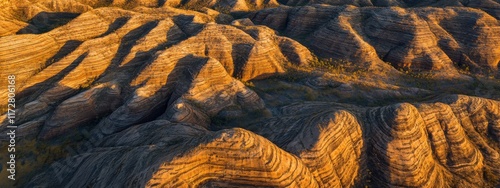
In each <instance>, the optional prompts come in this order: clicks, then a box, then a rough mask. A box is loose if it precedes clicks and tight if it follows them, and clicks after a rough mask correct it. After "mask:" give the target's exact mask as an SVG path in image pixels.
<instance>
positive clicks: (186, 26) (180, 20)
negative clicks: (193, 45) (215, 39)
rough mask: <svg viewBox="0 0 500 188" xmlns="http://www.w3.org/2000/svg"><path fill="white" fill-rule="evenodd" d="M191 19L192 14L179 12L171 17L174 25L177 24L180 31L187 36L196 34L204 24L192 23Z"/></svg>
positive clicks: (192, 18) (192, 17)
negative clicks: (179, 13)
mask: <svg viewBox="0 0 500 188" xmlns="http://www.w3.org/2000/svg"><path fill="white" fill-rule="evenodd" d="M193 20H194V16H193V15H183V14H181V15H177V16H174V17H173V21H174V23H175V25H177V26H179V28H180V29H181V30H182V32H184V33H185V34H187V35H189V36H195V35H196V34H198V33H199V32H201V30H202V29H203V26H204V24H201V23H194V22H193Z"/></svg>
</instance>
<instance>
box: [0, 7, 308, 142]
mask: <svg viewBox="0 0 500 188" xmlns="http://www.w3.org/2000/svg"><path fill="white" fill-rule="evenodd" d="M148 11H151V10H150V9H147V8H144V9H142V12H141V10H139V11H138V12H131V11H124V10H120V9H112V8H106V9H97V10H95V11H90V12H87V13H84V14H83V15H81V16H79V17H78V18H76V19H74V20H72V21H71V22H70V23H68V24H67V25H65V26H62V27H59V28H57V29H54V30H52V31H50V32H48V33H46V34H42V35H28V36H24V35H14V36H7V37H3V38H1V39H0V40H1V41H4V42H2V43H1V45H0V54H1V57H0V63H1V64H0V65H1V66H2V67H3V68H4V70H6V71H2V76H3V77H5V76H6V75H7V74H8V73H9V72H16V81H17V82H18V85H17V86H18V88H17V91H18V93H19V94H18V96H19V97H18V98H19V99H21V100H20V102H19V103H18V105H19V106H21V110H20V113H18V114H19V116H18V118H17V121H18V122H19V123H24V122H27V121H29V120H31V119H32V118H36V117H39V116H43V115H44V114H48V113H51V114H52V115H51V116H50V117H48V119H47V121H46V123H45V125H44V127H43V129H42V131H41V133H40V137H41V138H50V137H53V136H56V135H59V134H61V133H63V132H64V130H68V129H70V128H72V127H78V126H80V125H85V124H86V123H89V122H92V121H95V120H99V119H103V120H102V122H101V123H100V124H99V126H98V127H99V129H103V130H102V131H105V132H108V133H112V132H115V131H119V130H121V129H123V128H126V127H127V126H130V125H134V124H136V123H139V122H141V121H144V120H147V119H151V118H153V119H155V118H161V119H168V120H171V121H175V122H199V123H201V122H205V123H201V124H204V125H205V126H208V124H209V123H210V120H209V117H211V116H215V115H216V114H217V113H218V112H219V111H221V110H223V109H225V108H232V107H236V108H238V109H240V110H241V111H243V112H252V111H256V110H261V109H263V108H264V104H263V103H262V101H260V99H259V97H258V96H257V95H256V94H255V93H254V92H253V91H252V90H249V89H248V88H246V87H245V85H243V84H242V83H241V82H240V81H238V80H236V79H235V78H239V79H241V80H243V81H247V80H251V79H261V78H266V77H269V76H272V75H275V74H279V73H282V72H284V68H283V64H284V63H285V62H287V61H290V62H291V63H293V64H297V65H303V64H307V61H308V59H309V58H310V57H311V53H310V52H309V51H308V50H307V49H306V48H305V47H303V46H302V45H300V44H299V43H297V42H295V41H293V40H291V39H289V38H285V37H280V36H276V35H275V34H274V31H272V30H270V29H268V28H265V27H263V26H237V27H235V26H229V25H219V24H216V23H213V22H212V21H213V18H212V17H210V16H207V15H205V14H201V13H197V12H192V15H189V14H188V13H190V12H185V13H187V15H184V14H182V15H181V14H179V11H181V10H178V9H171V8H167V9H163V10H161V11H156V13H154V14H153V13H151V12H148ZM105 12H106V16H100V15H104V13H105ZM181 12H182V11H181ZM159 19H160V20H159ZM106 28H107V29H106ZM72 33H80V34H79V35H73V34H72ZM18 38H19V39H18ZM26 46H31V48H33V51H31V53H28V52H26V51H22V50H21V49H23V48H26ZM33 52H36V53H33ZM21 57H22V58H21ZM30 62H36V63H32V64H31V66H29V67H26V66H25V65H26V63H30ZM21 69H22V71H18V70H21ZM233 77H235V78H233ZM4 82H6V80H3V81H2V83H4ZM4 91H6V90H4ZM4 94H5V93H3V94H2V95H1V96H2V99H5V98H4V97H6V96H7V95H4ZM108 98H113V100H111V101H109V99H108ZM4 101H6V100H4ZM145 106H148V108H144V107H145ZM192 108H195V109H197V110H193V109H192ZM84 109H85V110H84ZM81 110H84V113H83V114H82V112H81ZM200 110H202V112H198V111H200ZM52 111H53V113H52ZM192 111H196V113H194V112H193V113H190V112H192ZM153 114H154V115H153ZM162 114H163V115H162ZM74 116H78V117H76V118H72V119H67V118H66V117H74ZM104 117H106V118H104ZM4 118H5V116H4Z"/></svg>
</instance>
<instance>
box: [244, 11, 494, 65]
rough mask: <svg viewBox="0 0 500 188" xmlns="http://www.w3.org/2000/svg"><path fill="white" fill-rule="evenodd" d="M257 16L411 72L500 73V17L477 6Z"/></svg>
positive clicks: (335, 53)
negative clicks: (499, 46)
mask: <svg viewBox="0 0 500 188" xmlns="http://www.w3.org/2000/svg"><path fill="white" fill-rule="evenodd" d="M252 21H253V22H254V23H256V24H263V25H267V26H269V27H271V28H273V29H277V30H280V31H282V32H283V33H285V34H286V35H287V36H289V37H291V38H294V39H298V40H299V41H303V43H304V44H305V45H306V46H307V47H309V49H311V50H312V51H313V52H315V53H316V54H318V55H319V56H321V57H327V58H334V59H347V60H351V61H354V62H371V63H372V64H381V63H383V62H389V63H390V64H392V65H393V66H394V67H395V68H397V69H403V70H409V71H429V70H432V71H446V72H447V73H448V74H453V73H454V72H455V70H456V69H457V68H464V67H467V70H472V71H473V72H476V73H478V72H489V71H490V72H491V71H492V72H493V73H497V72H498V66H499V64H498V63H499V61H500V51H499V49H498V48H496V47H494V46H498V43H499V38H500V36H499V35H498V33H500V30H499V29H500V26H499V24H498V20H497V19H495V18H494V17H492V16H491V15H489V14H488V13H486V12H483V11H480V10H476V9H472V8H457V7H453V8H452V7H446V8H414V9H404V8H399V7H391V8H373V7H366V8H365V7H363V8H358V7H354V6H342V7H338V6H326V5H312V6H304V7H296V8H292V7H286V6H282V7H279V8H275V9H266V10H262V11H259V12H258V13H256V14H254V15H253V16H252ZM332 36H336V37H332Z"/></svg>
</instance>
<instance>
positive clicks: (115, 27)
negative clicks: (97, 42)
mask: <svg viewBox="0 0 500 188" xmlns="http://www.w3.org/2000/svg"><path fill="white" fill-rule="evenodd" d="M129 20H130V17H119V18H117V19H116V20H115V21H113V23H111V25H109V27H108V30H107V31H106V32H104V33H103V34H102V35H99V36H98V38H99V37H104V36H106V35H109V34H111V33H113V32H115V31H116V30H118V29H120V28H122V27H123V26H124V25H125V24H126V23H127V22H128V21H129Z"/></svg>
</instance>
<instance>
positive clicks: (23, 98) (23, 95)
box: [17, 50, 88, 106]
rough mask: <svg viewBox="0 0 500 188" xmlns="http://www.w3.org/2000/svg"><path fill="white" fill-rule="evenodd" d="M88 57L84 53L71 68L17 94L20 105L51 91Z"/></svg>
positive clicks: (86, 53) (68, 67)
mask: <svg viewBox="0 0 500 188" xmlns="http://www.w3.org/2000/svg"><path fill="white" fill-rule="evenodd" d="M60 51H61V50H60ZM56 55H57V54H56ZM87 55H88V52H85V53H83V54H82V55H80V56H78V58H76V59H75V60H74V61H73V62H72V63H71V64H70V65H69V66H67V67H66V68H64V69H63V70H61V71H60V72H58V73H57V74H56V75H54V76H52V77H51V78H49V79H47V80H45V81H43V82H41V83H37V84H35V85H33V86H31V87H29V88H26V89H24V90H23V91H22V92H20V93H18V94H17V96H18V98H19V101H18V104H19V105H20V106H21V105H23V104H25V103H28V102H30V101H33V100H35V99H36V98H37V97H39V96H40V95H41V94H42V93H43V92H45V91H46V90H47V89H50V87H51V86H52V84H54V83H56V82H58V81H60V80H61V79H63V78H64V76H66V75H67V74H68V73H69V72H71V71H72V70H73V69H75V68H76V67H77V66H78V65H79V64H80V63H81V62H82V61H83V60H84V59H85V58H86V57H87ZM54 58H56V56H54Z"/></svg>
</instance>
